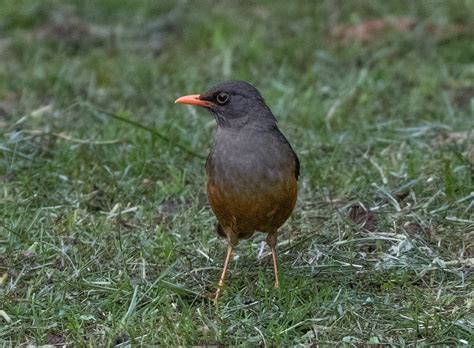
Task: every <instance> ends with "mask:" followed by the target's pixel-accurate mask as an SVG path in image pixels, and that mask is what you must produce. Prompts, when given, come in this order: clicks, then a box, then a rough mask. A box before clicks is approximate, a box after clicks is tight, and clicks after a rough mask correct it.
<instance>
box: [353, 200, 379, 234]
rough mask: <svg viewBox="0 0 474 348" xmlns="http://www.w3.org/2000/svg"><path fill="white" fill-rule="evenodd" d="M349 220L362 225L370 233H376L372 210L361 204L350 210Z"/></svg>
mask: <svg viewBox="0 0 474 348" xmlns="http://www.w3.org/2000/svg"><path fill="white" fill-rule="evenodd" d="M349 219H350V220H351V221H353V222H354V223H356V224H357V225H361V227H362V228H363V229H365V230H366V231H368V232H374V231H375V216H374V213H372V212H371V211H370V210H367V209H365V208H364V207H363V206H362V205H361V204H354V205H353V206H352V207H351V209H350V210H349Z"/></svg>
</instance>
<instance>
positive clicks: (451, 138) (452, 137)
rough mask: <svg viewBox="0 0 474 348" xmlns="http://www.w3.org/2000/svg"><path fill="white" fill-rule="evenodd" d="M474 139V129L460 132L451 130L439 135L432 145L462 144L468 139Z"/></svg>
mask: <svg viewBox="0 0 474 348" xmlns="http://www.w3.org/2000/svg"><path fill="white" fill-rule="evenodd" d="M472 139H474V130H472V129H470V130H465V131H460V132H449V133H446V134H442V135H440V136H439V137H438V139H437V140H436V142H435V143H434V144H433V145H432V147H438V146H446V145H451V144H462V143H464V142H466V141H468V140H472Z"/></svg>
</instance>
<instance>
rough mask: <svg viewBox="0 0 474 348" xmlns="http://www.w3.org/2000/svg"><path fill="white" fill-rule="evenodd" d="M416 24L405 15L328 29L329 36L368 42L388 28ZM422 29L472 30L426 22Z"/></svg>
mask: <svg viewBox="0 0 474 348" xmlns="http://www.w3.org/2000/svg"><path fill="white" fill-rule="evenodd" d="M418 24H419V23H418V22H417V21H416V20H415V19H413V18H410V17H405V16H401V17H388V18H380V19H372V20H366V21H362V22H360V23H358V24H354V25H336V26H334V27H332V28H331V29H330V30H329V37H330V38H333V39H336V40H340V41H357V42H360V43H368V42H371V41H374V40H375V39H376V38H377V37H378V36H380V35H381V34H383V33H384V32H387V31H389V30H394V31H397V32H410V31H413V30H415V28H416V27H417V26H418ZM424 31H425V33H428V34H434V33H436V32H440V33H441V31H442V34H443V36H446V35H450V36H451V35H458V34H469V33H472V30H471V29H470V28H469V27H467V26H466V25H463V24H451V25H448V26H446V28H442V30H441V29H440V28H438V27H437V26H436V25H434V24H432V23H428V24H427V25H425V27H424Z"/></svg>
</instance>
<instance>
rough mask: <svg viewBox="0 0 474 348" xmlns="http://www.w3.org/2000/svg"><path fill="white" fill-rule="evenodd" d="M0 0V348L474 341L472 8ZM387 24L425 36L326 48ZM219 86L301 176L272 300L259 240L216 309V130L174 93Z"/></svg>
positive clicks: (391, 34)
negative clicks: (286, 152) (208, 186)
mask: <svg viewBox="0 0 474 348" xmlns="http://www.w3.org/2000/svg"><path fill="white" fill-rule="evenodd" d="M1 8H2V9H1V11H0V279H1V280H0V310H1V311H2V312H0V343H1V344H3V345H6V346H9V345H15V346H18V345H26V344H37V345H40V344H47V343H51V344H52V343H68V344H74V345H104V344H108V345H110V344H122V345H126V344H127V343H126V342H130V343H132V344H152V343H153V344H161V345H164V346H172V345H206V344H207V345H217V344H224V345H233V344H244V345H249V346H251V345H257V344H260V345H267V346H270V345H275V346H276V345H278V346H280V345H286V346H288V345H297V344H305V345H309V344H341V343H345V344H347V345H364V344H369V343H374V344H375V343H378V344H391V345H407V344H411V345H417V344H420V345H422V344H426V345H428V344H445V345H451V346H452V345H468V344H470V345H473V344H474V334H473V332H474V324H473V323H474V316H473V315H472V310H473V301H474V298H473V294H474V286H473V278H472V267H473V257H474V244H473V237H474V203H473V202H474V200H473V195H472V192H473V191H474V142H473V140H472V139H473V137H472V132H471V133H468V131H469V130H472V129H473V128H474V121H473V120H474V117H473V116H474V115H473V89H472V86H473V84H474V65H473V62H474V46H473V45H472V39H473V37H472V35H473V27H472V19H473V17H474V3H473V2H472V1H470V0H466V1H416V2H409V1H403V2H401V1H370V0H366V1H358V2H346V1H319V2H317V3H316V2H310V1H296V2H289V3H287V2H270V1H268V2H258V3H256V2H255V3H250V2H240V3H237V2H232V1H222V2H213V1H200V2H198V1H189V2H186V1H179V2H173V1H143V2H136V1H121V2H118V1H110V0H102V1H54V0H48V1H27V0H24V1H17V0H4V1H2V5H1ZM395 16H409V17H411V18H413V19H415V20H416V22H417V24H418V25H417V27H416V28H415V30H413V31H408V32H396V31H394V30H387V31H386V32H383V33H381V34H380V35H378V36H377V37H376V38H375V39H374V40H371V41H370V42H368V43H359V42H356V41H354V40H349V41H341V40H336V39H332V38H330V37H329V36H328V32H329V31H330V29H331V28H332V27H334V26H335V25H338V24H339V25H352V24H357V23H360V22H362V21H364V20H368V19H378V18H388V17H395ZM454 25H459V26H461V27H462V28H464V29H465V30H464V31H463V32H461V33H459V32H455V31H454V30H453V26H454ZM433 27H434V28H435V30H430V28H433ZM64 33H66V34H64ZM228 78H234V79H242V80H248V81H250V82H252V83H253V84H255V85H256V86H257V87H258V88H259V89H260V90H261V92H262V94H263V95H264V96H265V98H266V100H267V103H268V104H269V106H270V107H271V109H272V110H273V112H274V114H275V115H276V116H277V118H278V119H279V124H280V128H281V129H282V130H283V132H284V133H285V134H286V135H287V137H288V138H289V139H290V141H291V143H292V144H293V147H294V148H295V150H296V152H297V153H298V154H299V157H300V160H301V166H302V175H301V180H300V193H299V199H298V204H297V208H296V210H295V212H294V214H293V216H292V218H291V219H290V221H288V222H287V223H286V224H285V225H284V227H283V228H282V229H281V233H280V235H279V246H278V251H279V255H280V267H281V271H282V273H283V274H282V277H281V288H280V289H279V290H274V289H273V288H272V284H273V273H272V269H271V260H270V258H269V257H268V249H266V248H265V249H264V252H263V254H261V253H260V248H261V246H262V243H263V242H264V238H265V236H264V235H261V234H258V235H255V236H254V237H253V238H252V239H251V240H249V241H244V242H241V244H240V245H239V247H238V248H237V249H236V252H235V257H234V259H233V260H232V263H231V266H230V274H229V277H228V279H227V283H226V286H225V288H224V290H223V296H222V298H221V301H220V302H219V304H218V306H214V305H213V303H212V301H210V300H209V299H208V297H207V296H208V294H210V293H212V292H213V291H214V290H215V286H216V282H217V278H218V276H219V273H220V270H221V267H222V264H223V260H224V256H225V251H226V243H225V241H224V240H222V239H219V238H218V237H217V235H216V233H215V230H214V224H215V218H214V216H213V215H212V212H211V211H210V208H209V205H208V203H207V199H206V195H205V182H206V179H205V173H204V160H203V159H202V158H201V157H200V156H206V154H207V151H208V148H209V146H210V143H211V141H212V132H213V129H214V127H215V125H214V121H213V120H212V119H211V118H210V117H209V116H208V115H207V114H206V113H205V112H204V111H201V110H196V109H192V108H187V107H183V106H176V105H175V104H174V100H175V98H176V97H178V96H180V95H183V94H188V93H198V92H201V91H204V90H205V89H206V88H207V87H209V86H210V85H212V84H213V83H215V82H218V81H222V80H225V79H228ZM91 105H92V106H93V107H90V106H91ZM97 108H99V109H104V110H108V111H109V112H112V113H115V114H116V115H117V116H119V117H121V118H125V119H126V120H130V121H133V122H138V123H140V124H142V125H144V126H146V127H150V128H152V129H153V130H155V132H154V133H153V132H149V131H147V130H144V129H141V128H139V127H137V126H136V125H133V124H130V123H126V122H123V121H121V120H119V119H117V118H113V117H110V115H107V114H105V113H103V112H100V111H97ZM454 132H463V133H460V134H461V135H460V136H459V138H460V139H458V140H459V141H453V140H452V139H453V137H454V136H455V133H454ZM161 135H164V136H166V137H167V140H166V139H163V138H162V137H161ZM176 145H178V146H179V147H177V146H176ZM183 147H184V148H186V149H190V150H191V151H192V152H194V153H196V154H199V155H200V156H194V155H191V154H189V153H187V152H186V151H184V150H183V149H182V148H183ZM358 203H361V204H363V205H364V206H365V207H367V208H370V209H371V210H372V212H373V218H374V226H373V228H368V229H369V230H366V229H364V228H363V227H362V226H361V225H360V224H359V225H358V224H357V223H355V222H354V221H353V220H354V219H351V218H349V216H350V210H351V208H350V207H351V206H352V205H353V204H358ZM362 215H364V214H362ZM362 218H364V216H362Z"/></svg>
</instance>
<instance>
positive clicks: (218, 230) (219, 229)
mask: <svg viewBox="0 0 474 348" xmlns="http://www.w3.org/2000/svg"><path fill="white" fill-rule="evenodd" d="M216 231H217V234H218V235H219V236H221V237H227V236H226V235H225V233H224V229H223V228H222V226H221V224H220V223H216Z"/></svg>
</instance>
